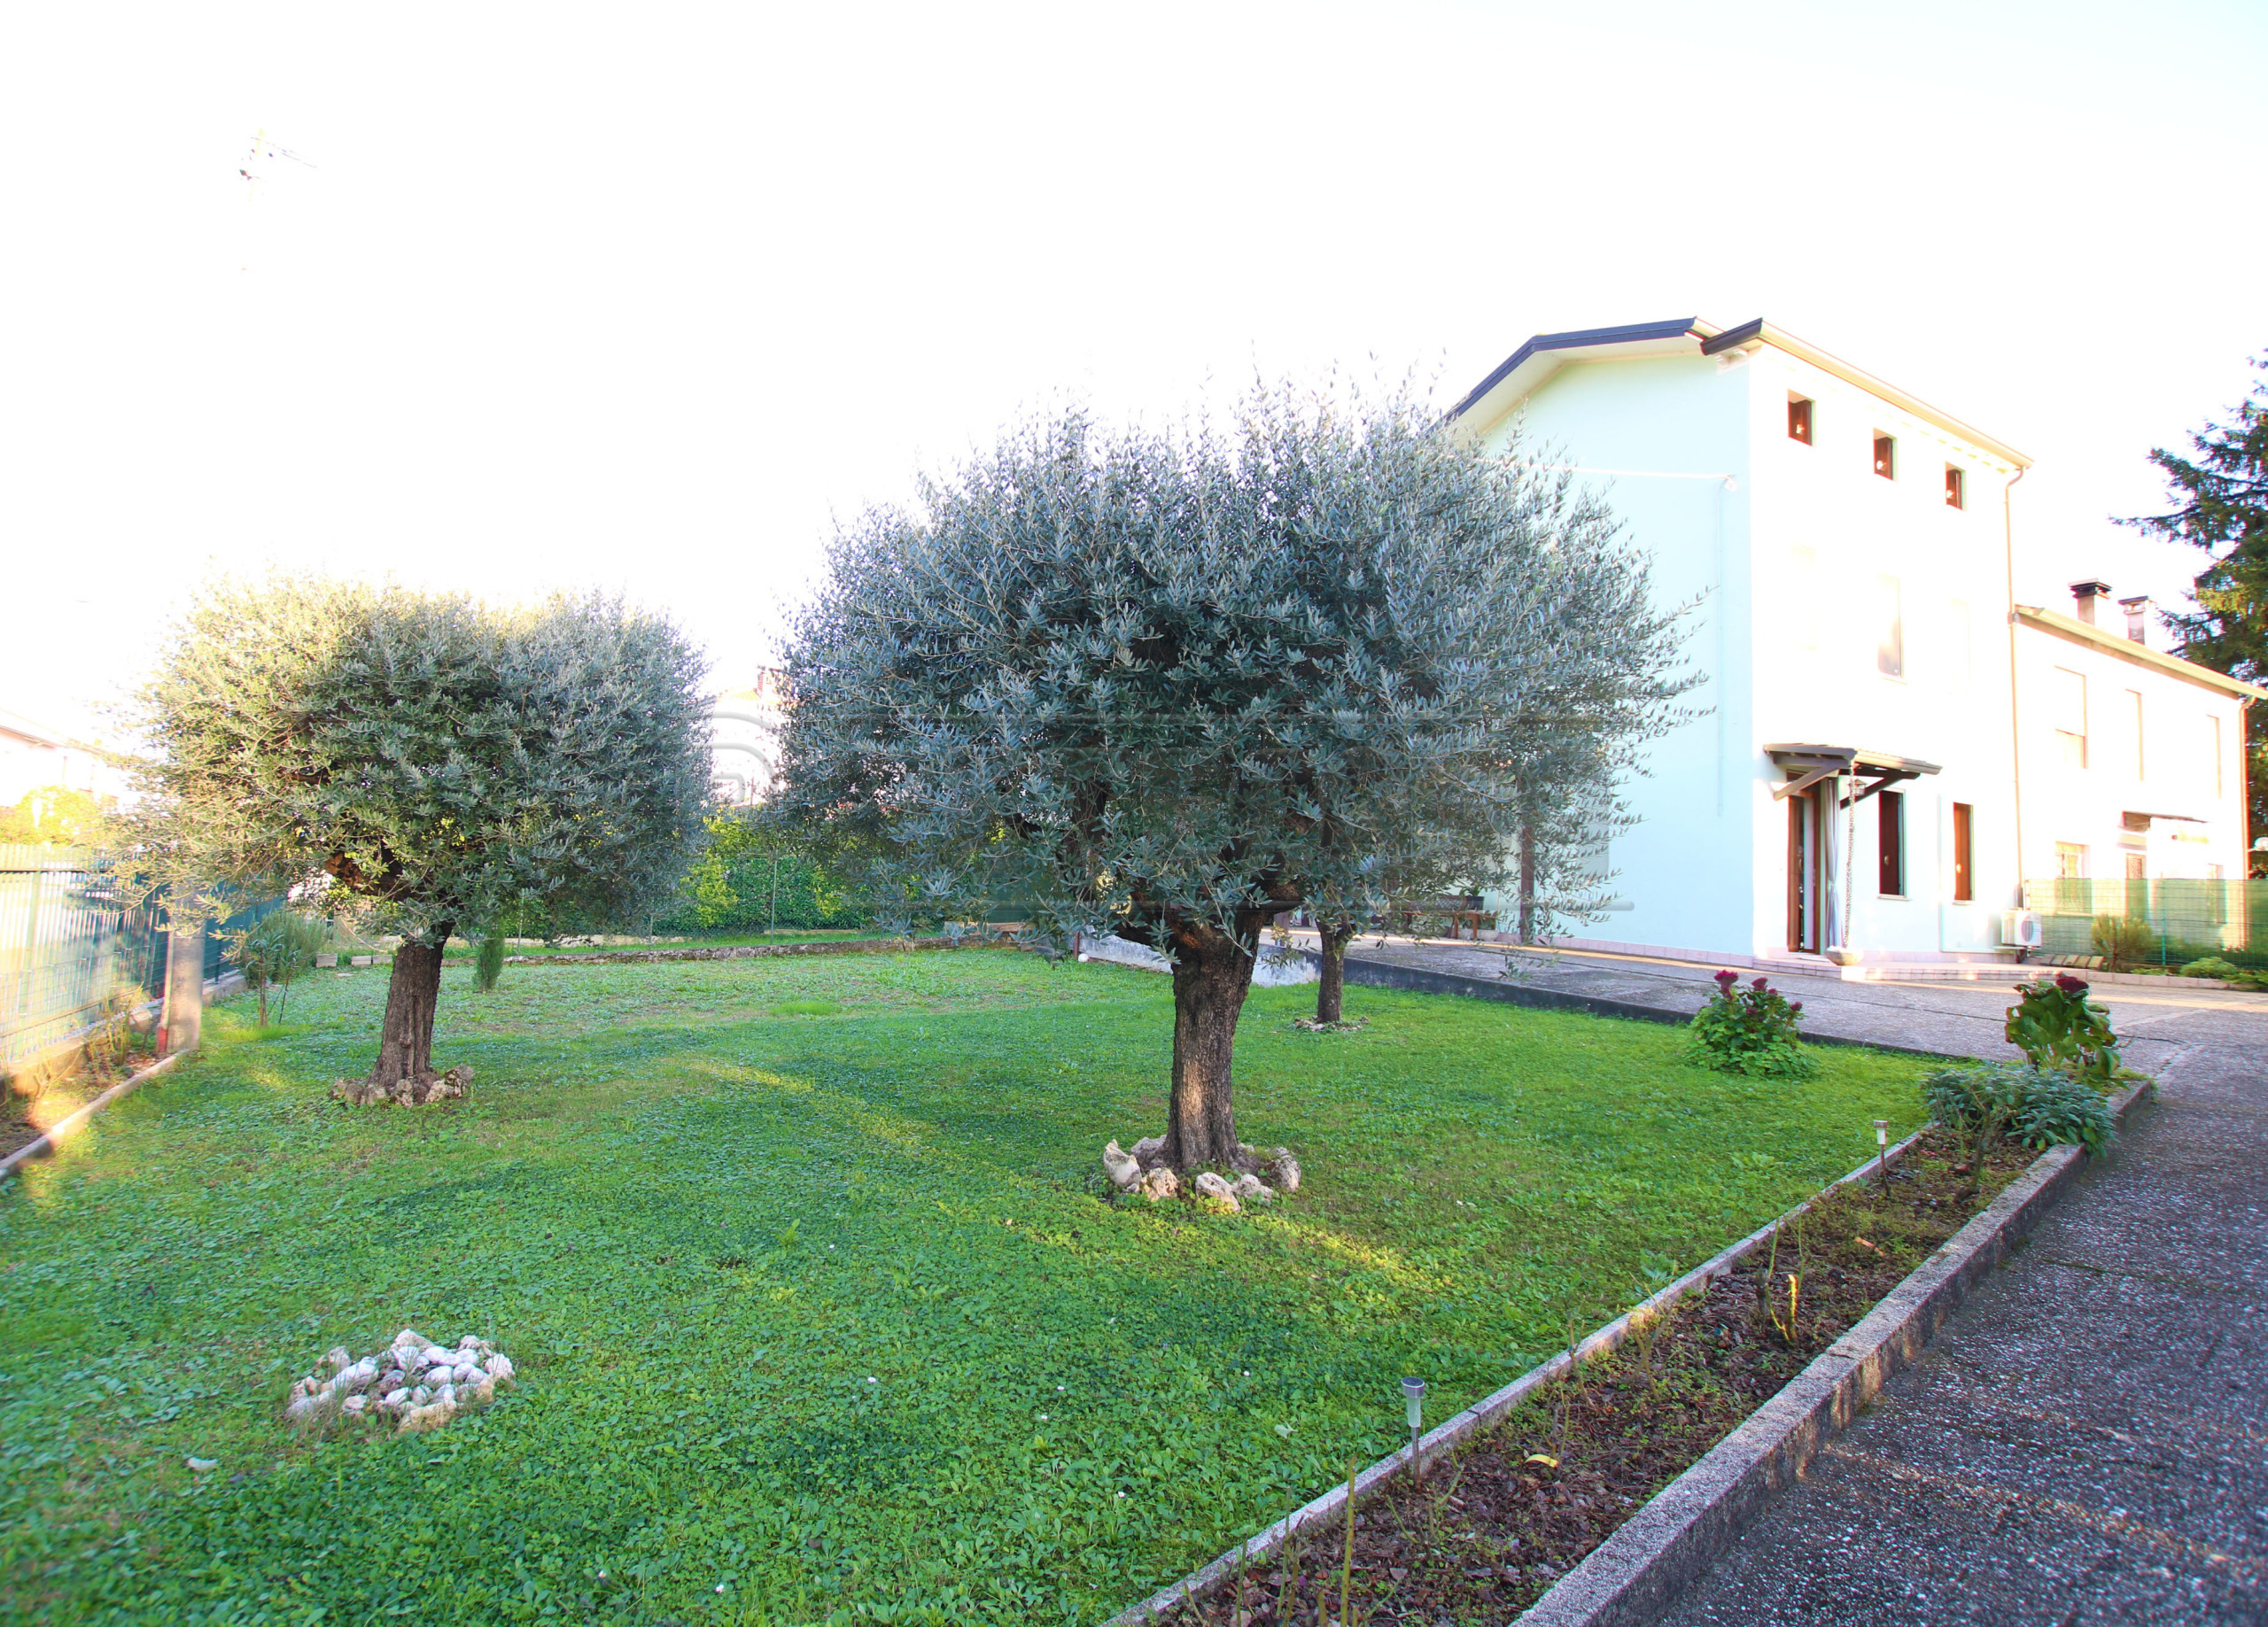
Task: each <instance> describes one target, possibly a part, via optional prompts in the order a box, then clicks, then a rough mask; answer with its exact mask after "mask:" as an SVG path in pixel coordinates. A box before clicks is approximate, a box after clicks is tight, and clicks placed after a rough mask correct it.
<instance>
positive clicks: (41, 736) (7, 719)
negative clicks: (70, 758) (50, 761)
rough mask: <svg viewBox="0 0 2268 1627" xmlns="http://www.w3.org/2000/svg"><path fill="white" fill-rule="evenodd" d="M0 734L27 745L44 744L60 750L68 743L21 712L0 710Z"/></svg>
mask: <svg viewBox="0 0 2268 1627" xmlns="http://www.w3.org/2000/svg"><path fill="white" fill-rule="evenodd" d="M0 734H5V735H10V736H12V737H13V738H14V739H17V740H22V741H24V742H25V743H26V744H27V745H32V746H45V747H48V748H50V749H54V750H60V749H61V748H63V747H64V746H66V744H68V742H67V741H66V740H64V738H63V737H62V736H61V735H59V734H57V733H55V732H52V731H50V730H49V729H45V728H43V727H42V726H41V725H40V724H35V723H34V722H33V721H32V720H31V719H30V718H28V717H25V716H24V715H23V714H22V713H21V712H11V711H5V710H0Z"/></svg>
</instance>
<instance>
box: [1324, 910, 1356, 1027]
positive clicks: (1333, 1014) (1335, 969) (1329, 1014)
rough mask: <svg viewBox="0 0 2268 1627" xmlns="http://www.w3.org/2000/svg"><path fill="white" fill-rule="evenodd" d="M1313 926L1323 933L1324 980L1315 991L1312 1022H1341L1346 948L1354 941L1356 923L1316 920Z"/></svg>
mask: <svg viewBox="0 0 2268 1627" xmlns="http://www.w3.org/2000/svg"><path fill="white" fill-rule="evenodd" d="M1316 925H1317V931H1318V932H1320V933H1321V934H1323V978H1322V980H1321V981H1319V982H1318V983H1317V984H1316V988H1315V1019H1316V1021H1317V1022H1319V1023H1335V1022H1339V1021H1340V1020H1342V1019H1341V1018H1340V1010H1341V1001H1342V996H1344V994H1345V992H1346V988H1347V945H1348V943H1349V942H1351V941H1353V940H1354V936H1355V923H1354V922H1352V921H1318V922H1317V924H1316Z"/></svg>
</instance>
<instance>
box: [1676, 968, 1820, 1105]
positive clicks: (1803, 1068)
mask: <svg viewBox="0 0 2268 1627" xmlns="http://www.w3.org/2000/svg"><path fill="white" fill-rule="evenodd" d="M1803 1009H1804V1003H1803V1002H1802V1001H1800V1000H1790V999H1789V998H1788V997H1787V996H1785V995H1783V994H1782V993H1781V992H1780V991H1779V990H1778V989H1776V988H1773V987H1772V984H1771V981H1770V980H1768V979H1767V978H1761V977H1759V978H1756V979H1753V980H1751V981H1750V983H1749V984H1748V986H1747V987H1746V988H1743V987H1741V981H1740V974H1739V973H1738V972H1718V973H1717V993H1716V996H1715V997H1714V998H1713V999H1712V1000H1711V1001H1710V1002H1709V1003H1708V1004H1706V1005H1705V1006H1703V1007H1702V1008H1701V1009H1700V1011H1697V1012H1696V1013H1695V1014H1694V1018H1693V1037H1694V1039H1695V1041H1696V1042H1697V1043H1698V1044H1699V1046H1700V1049H1701V1052H1702V1060H1703V1061H1705V1062H1706V1063H1707V1064H1708V1065H1710V1066H1711V1067H1713V1068H1716V1069H1718V1070H1720V1072H1723V1073H1754V1074H1759V1075H1763V1076H1766V1077H1769V1078H1775V1079H1809V1078H1810V1077H1811V1076H1812V1075H1813V1074H1814V1073H1817V1072H1818V1071H1819V1064H1818V1062H1817V1061H1816V1060H1815V1059H1814V1058H1813V1057H1812V1055H1811V1053H1810V1052H1809V1051H1807V1050H1805V1049H1804V1048H1803V1046H1802V1045H1801V1044H1800V1043H1799V1042H1798V1035H1797V1033H1796V1025H1797V1024H1798V1022H1800V1021H1801V1020H1802V1018H1803Z"/></svg>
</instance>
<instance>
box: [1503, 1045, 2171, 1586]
mask: <svg viewBox="0 0 2268 1627" xmlns="http://www.w3.org/2000/svg"><path fill="white" fill-rule="evenodd" d="M2148 1089H2150V1087H2149V1085H2148V1084H2147V1083H2144V1084H2139V1085H2134V1086H2132V1087H2130V1088H2129V1089H2126V1090H2124V1091H2122V1092H2120V1093H2119V1095H2117V1096H2115V1097H2113V1098H2112V1100H2111V1104H2110V1109H2111V1114H2112V1117H2113V1118H2114V1119H2115V1120H2117V1121H2118V1123H2119V1124H2120V1125H2121V1127H2124V1123H2125V1120H2126V1117H2127V1115H2128V1113H2129V1112H2131V1110H2132V1108H2133V1106H2134V1105H2135V1104H2136V1103H2137V1102H2139V1101H2140V1100H2141V1099H2142V1098H2143V1096H2144V1093H2145V1092H2147V1091H2148ZM2083 1157H2084V1155H2083V1154H2082V1152H2081V1151H2080V1150H2079V1149H2078V1148H2077V1147H2056V1148H2052V1149H2050V1150H2049V1151H2047V1152H2044V1153H2042V1154H2040V1156H2039V1158H2037V1159H2036V1160H2034V1162H2033V1163H2032V1166H2031V1168H2030V1169H2028V1170H2026V1171H2025V1172H2024V1173H2023V1174H2021V1175H2019V1176H2018V1177H2016V1180H2015V1181H2013V1182H2010V1183H2009V1184H2008V1189H2006V1190H2005V1191H2003V1192H2002V1193H2001V1194H2000V1197H1997V1198H1995V1199H1993V1201H1992V1203H1991V1204H1990V1205H1988V1206H1987V1207H1986V1208H1985V1210H1984V1211H1983V1212H1982V1213H1978V1214H1977V1215H1976V1216H1974V1217H1972V1218H1971V1219H1970V1220H1969V1224H1968V1225H1966V1226H1964V1227H1962V1228H1961V1230H1960V1231H1958V1232H1956V1233H1954V1234H1953V1236H1952V1237H1950V1238H1949V1239H1947V1240H1946V1243H1945V1244H1944V1246H1943V1247H1941V1248H1939V1249H1938V1251H1937V1252H1936V1253H1934V1254H1932V1255H1930V1258H1929V1259H1926V1260H1924V1261H1922V1264H1921V1265H1920V1266H1918V1267H1915V1270H1914V1271H1913V1273H1912V1274H1910V1275H1908V1276H1907V1279H1906V1280H1905V1281H1904V1282H1900V1283H1899V1285H1898V1286H1897V1287H1896V1288H1894V1289H1892V1290H1891V1291H1890V1293H1889V1294H1888V1295H1886V1296H1885V1297H1884V1298H1883V1299H1882V1300H1881V1302H1880V1303H1878V1304H1877V1305H1876V1306H1875V1308H1874V1309H1873V1311H1871V1312H1870V1313H1868V1315H1867V1316H1866V1318H1865V1319H1864V1320H1863V1321H1860V1323H1859V1324H1858V1326H1856V1327H1854V1328H1852V1329H1850V1331H1849V1332H1847V1333H1845V1335H1844V1336H1842V1337H1841V1338H1839V1339H1837V1341H1836V1342H1835V1344H1833V1345H1832V1346H1830V1347H1829V1349H1827V1350H1826V1351H1824V1352H1821V1354H1820V1355H1819V1356H1818V1357H1817V1358H1816V1359H1815V1360H1813V1362H1812V1364H1811V1365H1810V1366H1809V1367H1806V1368H1805V1369H1804V1370H1803V1371H1802V1372H1801V1373H1798V1375H1796V1376H1795V1377H1794V1378H1792V1379H1790V1380H1789V1381H1788V1383H1787V1384H1786V1386H1785V1387H1784V1388H1783V1389H1782V1390H1781V1391H1780V1392H1779V1394H1777V1395H1775V1396H1774V1397H1773V1398H1772V1399H1771V1400H1769V1401H1767V1402H1766V1403H1765V1404H1764V1405H1763V1406H1761V1407H1759V1408H1758V1409H1757V1410H1756V1411H1755V1412H1754V1413H1752V1414H1750V1415H1749V1417H1748V1419H1747V1421H1746V1422H1744V1423H1743V1424H1741V1426H1740V1427H1739V1428H1738V1429H1735V1430H1734V1431H1733V1432H1732V1433H1731V1434H1729V1435H1728V1436H1727V1437H1725V1438H1724V1439H1723V1440H1721V1441H1720V1442H1718V1443H1717V1445H1716V1446H1715V1447H1714V1448H1713V1449H1712V1450H1711V1451H1710V1453H1708V1454H1707V1455H1706V1456H1705V1457H1704V1458H1703V1459H1702V1460H1700V1461H1699V1462H1697V1463H1696V1464H1694V1465H1693V1467H1692V1468H1689V1469H1687V1470H1686V1471H1685V1473H1684V1474H1682V1475H1681V1476H1678V1477H1677V1478H1676V1479H1675V1480H1674V1481H1672V1482H1671V1483H1670V1484H1668V1485H1666V1486H1665V1487H1664V1488H1663V1489H1662V1490H1661V1491H1659V1492H1658V1494H1657V1495H1656V1496H1655V1497H1654V1498H1653V1499H1652V1500H1651V1502H1649V1503H1647V1504H1646V1506H1645V1507H1643V1508H1641V1509H1639V1510H1638V1512H1637V1513H1636V1514H1635V1515H1632V1516H1631V1517H1630V1518H1629V1519H1628V1520H1627V1521H1626V1522H1623V1524H1622V1525H1621V1526H1620V1527H1619V1529H1618V1530H1616V1531H1615V1533H1614V1534H1613V1535H1612V1536H1611V1537H1609V1538H1607V1539H1606V1540H1605V1541H1604V1542H1603V1543H1601V1544H1600V1545H1599V1546H1597V1547H1596V1548H1594V1549H1592V1550H1591V1552H1590V1553H1588V1555H1586V1556H1585V1558H1584V1559H1583V1561H1582V1562H1581V1564H1579V1565H1577V1566H1576V1567H1575V1568H1574V1569H1573V1570H1571V1571H1569V1572H1568V1573H1567V1574H1566V1575H1565V1576H1564V1577H1561V1578H1560V1579H1559V1580H1558V1581H1557V1583H1556V1584H1553V1586H1552V1588H1551V1590H1550V1592H1547V1593H1545V1594H1544V1595H1543V1597H1542V1598H1541V1599H1539V1600H1536V1601H1535V1603H1534V1604H1533V1605H1531V1606H1529V1607H1528V1608H1527V1609H1526V1611H1525V1612H1524V1613H1523V1614H1522V1615H1520V1616H1519V1618H1518V1627H1643V1623H1650V1622H1652V1621H1654V1620H1655V1619H1656V1618H1657V1617H1658V1615H1660V1614H1661V1612H1662V1611H1663V1610H1664V1609H1665V1608H1667V1607H1668V1606H1669V1605H1670V1604H1671V1603H1673V1602H1674V1600H1676V1599H1677V1597H1678V1595H1679V1594H1680V1593H1682V1592H1683V1591H1684V1590H1685V1588H1686V1587H1687V1586H1688V1585H1689V1584H1691V1583H1692V1582H1693V1581H1694V1580H1695V1579H1696V1578H1697V1577H1699V1576H1700V1575H1701V1574H1702V1573H1703V1572H1704V1571H1705V1570H1707V1569H1709V1567H1710V1566H1712V1565H1713V1564H1714V1563H1715V1562H1716V1561H1718V1560H1719V1559H1720V1558H1721V1557H1722V1556H1723V1555H1724V1553H1726V1552H1727V1551H1728V1549H1730V1548H1731V1547H1732V1546H1733V1545H1734V1544H1735V1543H1736V1542H1737V1541H1738V1540H1739V1538H1740V1536H1741V1533H1742V1532H1743V1531H1744V1530H1746V1529H1747V1528H1748V1526H1749V1525H1750V1523H1751V1522H1753V1521H1754V1519H1755V1518H1756V1516H1757V1515H1758V1514H1759V1512H1761V1511H1762V1509H1763V1507H1764V1506H1765V1505H1766V1504H1767V1502H1769V1501H1770V1500H1771V1499H1772V1498H1773V1497H1774V1496H1775V1494H1777V1493H1778V1492H1779V1491H1781V1490H1782V1489H1783V1488H1784V1487H1786V1486H1787V1485H1789V1484H1790V1483H1792V1482H1793V1481H1795V1480H1796V1479H1797V1478H1798V1477H1799V1476H1801V1475H1802V1474H1803V1472H1804V1470H1805V1469H1806V1468H1807V1467H1808V1466H1809V1465H1810V1462H1811V1460H1812V1458H1813V1457H1814V1455H1815V1454H1816V1453H1818V1451H1819V1449H1820V1447H1821V1445H1824V1444H1825V1443H1826V1442H1827V1441H1829V1439H1831V1438H1832V1437H1834V1436H1835V1435H1836V1434H1837V1432H1838V1431H1840V1430H1841V1429H1843V1428H1844V1426H1845V1425H1846V1424H1848V1423H1849V1422H1851V1420H1852V1418H1853V1417H1854V1416H1856V1415H1857V1414H1858V1413H1859V1412H1860V1410H1862V1409H1863V1408H1864V1407H1865V1406H1867V1404H1868V1402H1870V1401H1872V1400H1873V1399H1874V1398H1875V1397H1876V1395H1877V1394H1878V1393H1880V1391H1881V1390H1882V1387H1883V1385H1884V1383H1888V1382H1889V1380H1890V1379H1891V1377H1893V1376H1894V1375H1897V1374H1899V1373H1900V1372H1902V1371H1904V1370H1905V1369H1906V1368H1907V1367H1910V1366H1912V1365H1913V1363H1914V1361H1915V1359H1916V1358H1917V1357H1918V1356H1919V1355H1920V1354H1921V1352H1922V1347H1923V1346H1925V1345H1926V1344H1929V1342H1930V1338H1931V1337H1932V1336H1935V1334H1936V1333H1937V1331H1938V1329H1939V1328H1941V1327H1943V1326H1944V1325H1945V1322H1946V1319H1947V1318H1948V1317H1950V1316H1951V1315H1952V1314H1953V1312H1954V1310H1955V1309H1956V1308H1957V1307H1958V1306H1959V1305H1960V1304H1961V1300H1962V1299H1963V1298H1966V1297H1967V1295H1968V1293H1969V1289H1970V1288H1972V1287H1973V1286H1975V1284H1976V1283H1977V1281H1978V1280H1979V1279H1980V1278H1982V1277H1983V1276H1984V1275H1985V1273H1987V1272H1989V1271H1991V1270H1992V1267H1995V1266H1997V1265H1999V1264H2000V1261H2001V1260H2002V1259H2005V1258H2006V1257H2007V1255H2008V1251H2009V1250H2010V1249H2011V1248H2012V1247H2014V1246H2015V1245H2016V1243H2018V1242H2019V1241H2021V1240H2022V1239H2023V1237H2024V1236H2026V1235H2027V1234H2029V1233H2030V1232H2031V1228H2032V1227H2033V1226H2034V1225H2036V1224H2037V1223H2038V1221H2039V1217H2040V1215H2041V1214H2042V1213H2045V1212H2046V1210H2047V1207H2048V1205H2051V1204H2052V1203H2054V1200H2055V1198H2056V1197H2057V1195H2058V1194H2059V1193H2061V1192H2062V1189H2063V1188H2064V1187H2065V1186H2067V1185H2068V1184H2070V1181H2071V1179H2072V1178H2073V1176H2074V1175H2075V1174H2077V1172H2078V1168H2079V1166H2080V1164H2081V1161H2082V1158H2083Z"/></svg>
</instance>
